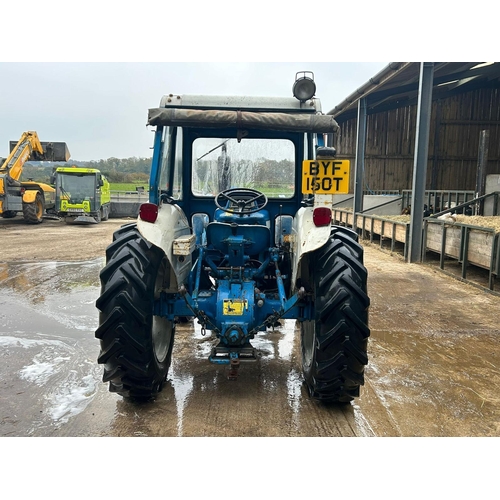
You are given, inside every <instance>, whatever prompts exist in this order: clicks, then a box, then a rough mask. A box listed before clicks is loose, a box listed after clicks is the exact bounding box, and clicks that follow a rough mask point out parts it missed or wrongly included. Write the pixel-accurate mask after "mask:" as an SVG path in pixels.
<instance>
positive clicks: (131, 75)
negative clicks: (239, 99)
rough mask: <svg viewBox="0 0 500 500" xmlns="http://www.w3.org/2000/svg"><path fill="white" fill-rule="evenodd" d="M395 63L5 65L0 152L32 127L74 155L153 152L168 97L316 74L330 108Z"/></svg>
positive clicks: (262, 89)
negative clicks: (151, 111)
mask: <svg viewBox="0 0 500 500" xmlns="http://www.w3.org/2000/svg"><path fill="white" fill-rule="evenodd" d="M387 64H389V62H233V63H231V62H0V75H2V77H1V78H0V116H2V117H6V118H7V119H0V156H3V157H6V156H7V155H8V153H9V150H8V148H9V141H17V140H18V139H19V138H20V136H21V134H22V133H23V132H25V131H27V130H34V131H36V132H37V133H38V136H39V138H40V140H41V141H57V142H66V144H67V145H68V149H69V152H70V154H71V159H73V160H78V161H90V160H96V161H97V160H100V159H107V158H110V157H115V158H129V157H133V156H135V157H142V158H144V157H150V156H151V155H152V150H151V149H150V148H151V147H152V144H153V130H154V127H147V126H146V122H147V116H148V108H154V107H157V106H158V105H159V104H160V99H161V97H162V96H163V95H165V94H170V93H173V94H212V95H255V96H273V97H292V86H293V83H294V81H295V76H296V74H297V72H301V71H312V72H313V74H314V79H315V82H316V89H317V90H316V96H317V97H318V98H319V99H320V100H321V104H322V109H323V112H324V113H327V112H328V111H330V110H331V109H332V108H334V107H335V106H336V105H337V104H339V103H340V102H341V101H342V100H343V99H344V98H346V97H347V96H348V95H349V94H351V93H352V92H354V91H355V90H356V89H357V88H359V87H361V86H362V85H363V84H364V83H366V82H367V81H368V80H369V79H370V78H371V77H372V76H374V75H375V74H376V73H378V72H379V71H380V70H381V69H383V68H384V67H385V66H387Z"/></svg>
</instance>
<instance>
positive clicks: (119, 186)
mask: <svg viewBox="0 0 500 500" xmlns="http://www.w3.org/2000/svg"><path fill="white" fill-rule="evenodd" d="M138 186H142V187H144V191H146V192H147V191H148V190H149V184H148V183H147V182H110V189H111V191H135V190H136V188H137V187H138Z"/></svg>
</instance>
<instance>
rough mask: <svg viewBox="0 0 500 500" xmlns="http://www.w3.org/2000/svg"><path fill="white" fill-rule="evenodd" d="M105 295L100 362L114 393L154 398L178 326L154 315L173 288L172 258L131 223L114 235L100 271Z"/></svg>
mask: <svg viewBox="0 0 500 500" xmlns="http://www.w3.org/2000/svg"><path fill="white" fill-rule="evenodd" d="M99 276H100V280H101V295H100V297H99V298H98V299H97V301H96V306H97V308H98V309H99V310H100V314H99V327H98V328H97V330H96V332H95V336H96V337H97V338H98V339H100V344H101V351H100V353H99V357H98V363H100V364H104V376H103V382H109V390H110V392H116V393H118V394H120V395H121V396H123V397H126V398H135V399H149V398H150V397H152V396H154V395H156V394H157V393H158V392H160V391H161V389H162V386H163V384H164V382H165V379H166V377H167V372H168V369H169V366H170V362H171V357H172V348H173V342H174V334H175V326H174V322H173V321H169V320H167V319H165V318H163V317H161V316H156V315H155V314H154V303H155V300H156V299H158V298H159V296H160V293H161V292H162V290H164V289H165V288H168V285H169V283H168V279H169V272H168V263H167V260H166V258H165V255H164V253H163V251H162V250H161V249H159V248H158V247H155V246H154V245H152V244H151V243H149V242H148V241H147V240H145V239H144V238H143V237H142V235H141V234H140V233H139V231H138V230H137V227H136V224H128V225H126V226H123V227H122V228H120V229H118V230H117V231H116V232H115V234H114V235H113V243H111V245H109V247H108V248H107V249H106V265H105V266H104V268H103V269H102V270H101V272H100V275H99Z"/></svg>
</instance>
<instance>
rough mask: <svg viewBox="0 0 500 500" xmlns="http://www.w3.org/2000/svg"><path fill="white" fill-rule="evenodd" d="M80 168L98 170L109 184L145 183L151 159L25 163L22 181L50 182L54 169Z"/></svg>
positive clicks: (133, 158)
mask: <svg viewBox="0 0 500 500" xmlns="http://www.w3.org/2000/svg"><path fill="white" fill-rule="evenodd" d="M73 166H76V167H82V168H96V169H98V170H100V171H101V172H102V173H103V174H104V175H105V176H106V177H107V179H108V180H109V181H110V182H147V181H148V180H149V171H150V169H151V158H137V157H131V158H122V159H120V158H114V157H112V158H108V159H107V160H98V161H95V160H92V161H68V162H64V163H63V162H54V163H50V164H49V165H47V162H27V163H26V164H25V165H24V167H23V174H22V180H25V181H26V180H28V179H31V180H33V181H36V182H45V183H49V182H50V175H51V174H52V171H53V169H54V168H55V167H73Z"/></svg>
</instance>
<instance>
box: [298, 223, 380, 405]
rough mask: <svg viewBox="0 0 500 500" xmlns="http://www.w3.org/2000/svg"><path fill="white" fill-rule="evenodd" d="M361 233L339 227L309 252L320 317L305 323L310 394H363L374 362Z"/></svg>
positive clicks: (334, 398) (342, 398)
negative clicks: (368, 369)
mask: <svg viewBox="0 0 500 500" xmlns="http://www.w3.org/2000/svg"><path fill="white" fill-rule="evenodd" d="M357 239H358V237H357V235H356V233H354V232H353V231H351V230H350V229H347V228H343V227H333V228H332V231H331V235H330V239H329V240H328V242H327V243H326V244H325V245H324V246H323V247H322V248H320V249H318V250H316V251H315V252H313V254H312V255H311V256H310V258H309V277H310V282H309V286H308V288H309V289H310V291H312V293H313V298H314V319H313V320H310V321H304V322H302V324H301V349H302V370H303V374H304V379H305V383H306V385H307V387H308V390H309V394H310V396H311V397H312V398H313V399H317V400H320V401H323V402H336V403H347V402H349V401H352V400H353V399H354V398H355V397H357V396H359V389H360V386H361V385H363V384H364V367H365V365H366V364H367V363H368V356H367V345H368V337H369V335H370V330H369V328H368V306H369V304H370V300H369V298H368V295H367V271H366V268H365V267H364V265H363V248H362V246H361V245H360V244H359V243H358V242H357Z"/></svg>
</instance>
